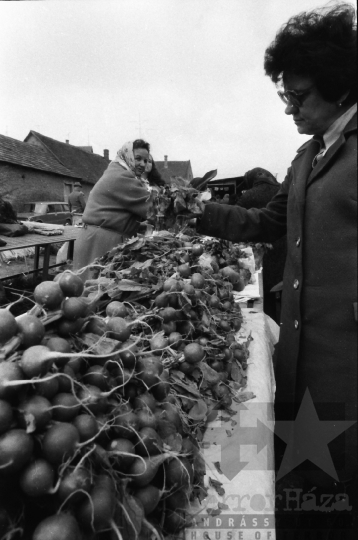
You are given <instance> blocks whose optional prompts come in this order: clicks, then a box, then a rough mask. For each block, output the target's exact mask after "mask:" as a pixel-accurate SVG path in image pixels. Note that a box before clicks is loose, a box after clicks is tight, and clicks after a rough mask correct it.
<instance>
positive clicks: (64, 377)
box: [56, 364, 76, 393]
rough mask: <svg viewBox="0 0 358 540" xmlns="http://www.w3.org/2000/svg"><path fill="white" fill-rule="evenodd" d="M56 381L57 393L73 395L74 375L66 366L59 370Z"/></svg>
mask: <svg viewBox="0 0 358 540" xmlns="http://www.w3.org/2000/svg"><path fill="white" fill-rule="evenodd" d="M56 380H57V381H58V392H72V393H73V382H74V381H75V380H76V374H75V372H74V371H73V369H72V368H71V367H70V366H69V365H68V364H66V365H65V366H64V368H63V369H61V373H59V374H58V377H57V379H56Z"/></svg>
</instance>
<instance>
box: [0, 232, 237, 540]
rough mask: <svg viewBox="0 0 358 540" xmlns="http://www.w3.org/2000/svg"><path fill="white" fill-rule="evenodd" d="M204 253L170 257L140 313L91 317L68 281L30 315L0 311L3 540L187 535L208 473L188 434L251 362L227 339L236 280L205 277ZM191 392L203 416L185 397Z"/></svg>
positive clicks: (115, 305) (213, 274) (116, 309)
mask: <svg viewBox="0 0 358 540" xmlns="http://www.w3.org/2000/svg"><path fill="white" fill-rule="evenodd" d="M189 244H190V245H189ZM202 253H203V246H202V245H200V244H194V245H193V244H191V243H190V242H185V241H184V242H183V250H180V249H179V250H175V251H173V253H172V257H171V258H169V260H170V261H171V262H172V263H174V264H176V272H175V274H174V275H171V276H170V277H166V278H165V279H163V282H162V286H161V288H160V289H158V294H157V295H156V297H155V298H154V299H153V300H151V301H150V303H146V304H144V305H139V304H136V303H130V302H119V301H116V300H114V301H109V300H110V299H109V298H108V299H107V305H106V307H105V308H102V306H101V308H98V306H97V303H96V301H97V299H98V297H95V298H94V299H93V298H92V299H91V298H88V297H87V296H86V291H84V289H83V284H82V281H81V279H80V278H79V277H78V276H76V275H75V274H73V273H72V272H65V273H63V274H60V275H59V276H57V278H56V279H55V280H54V281H53V282H43V283H41V284H40V285H38V286H37V287H36V289H35V291H34V300H35V302H36V305H35V307H34V309H33V310H31V311H30V312H29V313H27V314H24V315H21V316H19V317H17V318H15V317H13V315H12V314H11V311H10V310H8V309H3V310H0V494H1V495H0V534H2V535H4V538H6V540H10V538H12V536H11V535H15V534H16V531H17V532H18V534H19V536H20V537H21V529H23V534H24V535H25V537H26V538H30V536H31V535H32V536H31V538H32V539H33V540H48V539H49V538H51V539H52V540H64V539H66V540H71V539H74V540H77V539H78V540H80V539H81V540H84V539H86V540H87V539H88V540H92V539H97V538H98V539H103V540H104V539H105V538H107V537H108V538H110V539H111V540H112V539H117V538H119V539H121V538H126V539H127V538H128V540H129V538H131V537H132V536H131V535H133V538H135V537H136V536H135V535H136V534H139V531H140V530H141V529H142V531H150V533H151V534H154V535H157V538H160V534H161V533H162V532H163V531H164V533H165V534H172V533H176V532H177V531H179V530H180V529H181V528H183V527H184V526H185V525H186V524H187V523H188V514H187V512H186V508H187V506H188V502H189V499H190V496H191V494H192V491H193V486H194V484H196V483H200V482H201V480H202V477H203V475H204V473H205V466H204V463H203V460H202V457H201V454H200V450H199V444H198V443H197V442H196V439H195V433H196V431H195V430H196V427H197V425H198V423H200V425H203V424H204V423H205V420H206V416H207V413H208V411H209V410H210V408H214V407H229V406H230V404H231V397H230V393H231V391H230V386H229V381H230V374H231V369H232V365H233V363H235V362H236V361H239V362H240V363H241V365H242V367H244V368H245V365H246V359H247V350H243V349H242V348H241V347H240V346H239V345H238V344H237V343H236V341H235V337H234V333H235V331H237V330H238V329H239V328H240V326H241V320H242V317H241V311H240V308H239V307H238V306H236V305H235V304H234V302H233V293H232V290H233V288H234V287H235V285H236V284H237V282H238V277H237V276H238V273H237V272H236V273H235V270H234V269H233V268H231V269H230V270H227V269H226V270H225V268H224V269H220V266H219V264H218V263H217V265H215V262H216V261H215V259H212V268H211V269H209V268H207V267H205V268H204V267H201V266H200V264H199V257H200V256H201V255H202ZM158 264H160V261H159V262H158ZM164 275H165V273H164ZM101 298H102V300H103V294H102V295H101ZM178 372H179V373H181V377H183V379H182V381H181V388H180V392H178V388H177V386H176V384H177V383H173V380H172V377H171V375H172V376H174V375H175V373H178ZM198 378H199V379H198ZM198 380H199V381H201V382H200V387H201V388H202V389H203V390H204V393H203V396H202V397H203V400H199V402H200V401H202V402H204V405H205V407H204V409H203V408H202V407H200V406H199V407H198V400H193V399H192V398H191V399H190V396H189V394H186V391H185V384H186V382H188V383H189V384H192V383H193V381H198ZM196 402H197V403H196ZM199 405H200V403H199ZM210 405H211V407H210ZM3 494H6V497H5V498H4V497H2V495H3ZM1 504H2V505H3V507H2V508H1ZM14 509H16V511H14ZM133 531H134V532H133ZM157 531H160V532H157ZM0 538H1V536H0Z"/></svg>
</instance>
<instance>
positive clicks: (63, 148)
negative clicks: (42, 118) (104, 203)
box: [25, 130, 109, 184]
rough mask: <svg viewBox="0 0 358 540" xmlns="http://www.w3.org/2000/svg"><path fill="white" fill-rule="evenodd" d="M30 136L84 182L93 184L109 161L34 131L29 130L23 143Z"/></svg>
mask: <svg viewBox="0 0 358 540" xmlns="http://www.w3.org/2000/svg"><path fill="white" fill-rule="evenodd" d="M31 135H32V136H33V137H35V138H36V139H37V141H39V142H41V144H42V145H43V146H44V147H46V148H47V149H48V150H49V151H50V152H51V153H52V154H53V156H55V157H56V158H57V159H58V160H59V161H60V163H62V165H63V166H64V167H66V168H68V169H70V170H71V171H72V172H73V174H75V175H76V177H77V178H81V179H82V180H83V181H85V182H89V183H91V184H95V183H96V182H97V180H99V178H100V177H101V176H102V174H103V173H104V171H105V170H106V169H107V167H108V165H109V161H108V160H107V159H105V158H104V157H103V156H100V155H98V154H92V153H89V152H86V151H85V150H82V149H81V148H79V147H78V146H73V145H72V144H68V143H63V142H60V141H56V140H55V139H51V138H50V137H46V136H45V135H41V133H37V132H36V131H32V130H31V131H30V133H29V134H28V136H27V137H26V139H25V141H26V140H27V139H29V138H31Z"/></svg>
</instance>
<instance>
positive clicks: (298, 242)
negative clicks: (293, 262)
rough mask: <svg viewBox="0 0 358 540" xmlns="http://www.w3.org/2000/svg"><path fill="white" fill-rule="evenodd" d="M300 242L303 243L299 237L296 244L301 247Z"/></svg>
mask: <svg viewBox="0 0 358 540" xmlns="http://www.w3.org/2000/svg"><path fill="white" fill-rule="evenodd" d="M300 244H301V238H300V237H298V238H297V240H296V246H297V247H300Z"/></svg>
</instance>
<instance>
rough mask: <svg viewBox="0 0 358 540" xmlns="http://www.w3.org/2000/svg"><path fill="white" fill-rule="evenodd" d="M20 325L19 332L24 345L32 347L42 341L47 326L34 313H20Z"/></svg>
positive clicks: (18, 318)
mask: <svg viewBox="0 0 358 540" xmlns="http://www.w3.org/2000/svg"><path fill="white" fill-rule="evenodd" d="M16 321H17V326H18V334H19V335H20V338H21V344H22V346H23V347H31V346H32V345H38V344H39V343H41V341H42V339H43V337H44V335H45V327H44V325H43V324H42V322H41V321H40V319H38V318H37V317H35V316H34V315H27V314H24V315H19V317H17V318H16Z"/></svg>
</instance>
